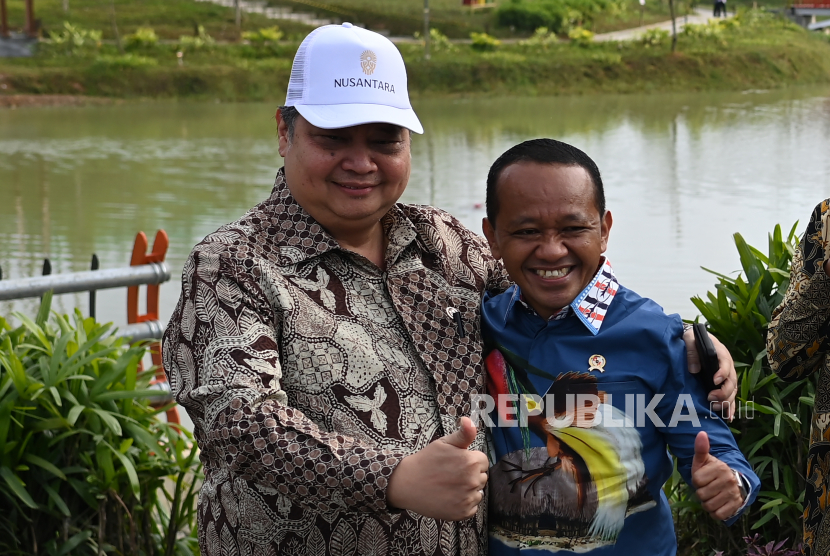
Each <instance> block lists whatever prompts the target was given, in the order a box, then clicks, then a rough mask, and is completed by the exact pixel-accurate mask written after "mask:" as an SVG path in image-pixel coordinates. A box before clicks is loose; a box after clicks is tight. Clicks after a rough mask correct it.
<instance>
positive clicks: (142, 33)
mask: <svg viewBox="0 0 830 556" xmlns="http://www.w3.org/2000/svg"><path fill="white" fill-rule="evenodd" d="M158 42H159V38H158V35H156V32H155V31H154V30H153V29H152V27H139V28H138V29H136V31H135V33H132V34H130V35H127V36H126V37H125V38H124V48H126V49H127V50H137V49H147V48H153V47H154V46H156V45H157V44H158Z"/></svg>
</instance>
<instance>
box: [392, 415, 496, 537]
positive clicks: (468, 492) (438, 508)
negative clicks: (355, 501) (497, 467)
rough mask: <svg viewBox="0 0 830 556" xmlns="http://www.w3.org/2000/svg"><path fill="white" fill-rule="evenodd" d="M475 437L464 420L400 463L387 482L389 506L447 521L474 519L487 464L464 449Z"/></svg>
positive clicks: (470, 425) (472, 430) (476, 454)
mask: <svg viewBox="0 0 830 556" xmlns="http://www.w3.org/2000/svg"><path fill="white" fill-rule="evenodd" d="M475 437H476V428H475V425H473V422H472V421H471V420H470V419H469V417H463V418H462V419H461V426H460V427H459V429H458V430H457V431H455V432H454V433H452V434H450V435H447V436H445V437H444V438H439V439H438V440H436V441H434V442H432V443H430V444H429V445H428V446H427V447H425V448H424V449H423V450H420V451H419V452H415V453H414V454H412V455H411V456H407V457H405V458H404V459H402V460H401V462H400V463H399V464H398V467H397V468H395V471H393V472H392V476H391V477H390V478H389V486H388V487H387V489H386V501H387V503H388V504H389V506H393V507H395V508H401V509H405V510H412V511H413V512H415V513H418V514H421V515H423V516H426V517H431V518H434V519H442V520H447V521H458V520H461V519H468V518H471V517H473V516H474V515H476V511H478V505H479V504H480V503H481V501H482V499H483V498H484V494H483V492H482V491H483V489H484V488H485V486H486V485H487V469H488V467H489V462H488V460H487V456H486V455H484V454H483V453H481V452H478V451H475V450H468V449H467V448H468V447H469V446H470V444H472V443H473V440H475Z"/></svg>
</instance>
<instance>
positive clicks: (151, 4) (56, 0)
mask: <svg viewBox="0 0 830 556" xmlns="http://www.w3.org/2000/svg"><path fill="white" fill-rule="evenodd" d="M68 4H69V11H68V12H64V11H63V0H37V1H36V2H35V17H36V18H37V19H39V20H40V21H41V29H42V33H43V34H44V35H48V34H49V33H51V32H53V31H56V30H59V29H60V28H61V26H62V25H63V22H64V21H68V22H70V23H72V24H73V25H78V26H80V27H83V28H85V29H99V30H101V31H102V32H103V38H104V40H112V39H114V38H115V34H114V30H113V25H112V13H113V6H114V7H115V14H116V18H115V20H116V23H117V25H118V32H119V34H120V35H122V36H123V35H126V34H129V33H134V32H135V30H136V29H137V28H139V27H152V28H153V29H155V31H156V34H157V35H158V36H159V38H161V39H178V38H179V37H180V36H182V35H194V34H195V31H196V29H197V27H198V26H199V25H202V26H204V28H205V31H206V32H207V33H208V34H209V35H211V36H212V37H213V38H215V39H216V40H219V41H238V40H239V39H240V29H237V27H236V23H235V19H234V17H235V14H234V10H233V9H232V8H225V7H223V6H219V5H217V4H212V3H210V2H195V1H193V0H113V1H111V0H68ZM8 10H9V25H10V26H11V27H12V28H14V27H18V28H22V27H23V24H24V22H25V17H26V16H25V13H24V3H23V2H14V1H12V2H8ZM274 23H275V22H274V20H271V19H268V18H266V17H265V16H264V15H262V14H244V17H243V19H242V29H241V31H252V30H256V29H261V28H263V27H270V26H272V25H274ZM279 25H280V28H282V30H283V31H285V33H286V36H287V37H291V38H296V39H297V40H300V39H301V38H302V37H303V36H305V35H306V34H307V33H308V32H309V31H310V30H311V27H309V26H307V25H304V24H302V23H297V22H293V21H287V20H286V21H279Z"/></svg>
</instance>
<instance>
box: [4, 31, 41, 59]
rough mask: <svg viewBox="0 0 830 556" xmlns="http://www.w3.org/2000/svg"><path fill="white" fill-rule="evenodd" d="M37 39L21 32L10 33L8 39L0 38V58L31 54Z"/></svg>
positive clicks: (23, 56) (22, 56) (21, 56)
mask: <svg viewBox="0 0 830 556" xmlns="http://www.w3.org/2000/svg"><path fill="white" fill-rule="evenodd" d="M36 43H37V39H30V38H29V37H27V36H26V35H24V34H22V33H11V36H10V37H9V38H8V39H3V38H0V58H25V57H29V56H31V55H32V51H33V49H34V45H35V44H36Z"/></svg>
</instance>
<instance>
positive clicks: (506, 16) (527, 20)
mask: <svg viewBox="0 0 830 556" xmlns="http://www.w3.org/2000/svg"><path fill="white" fill-rule="evenodd" d="M623 7H624V3H623V2H620V1H615V0H511V1H510V2H509V3H503V4H501V5H500V6H499V8H498V9H497V10H496V23H497V24H498V25H500V26H502V27H511V28H513V29H517V30H519V31H526V32H530V31H534V30H536V29H538V28H539V27H546V28H548V29H550V30H552V31H553V32H555V33H566V32H568V30H570V29H571V28H573V27H581V26H583V25H584V26H590V25H591V24H592V22H593V20H594V18H595V17H596V16H597V15H598V14H599V13H600V12H606V14H605V15H607V16H611V17H613V16H614V15H615V14H617V13H619V12H621V11H622V10H623V9H624V8H623Z"/></svg>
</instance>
